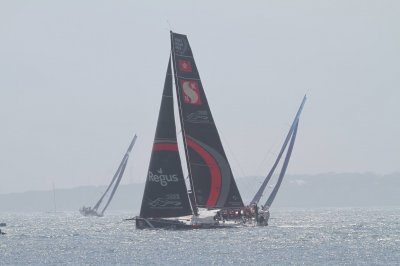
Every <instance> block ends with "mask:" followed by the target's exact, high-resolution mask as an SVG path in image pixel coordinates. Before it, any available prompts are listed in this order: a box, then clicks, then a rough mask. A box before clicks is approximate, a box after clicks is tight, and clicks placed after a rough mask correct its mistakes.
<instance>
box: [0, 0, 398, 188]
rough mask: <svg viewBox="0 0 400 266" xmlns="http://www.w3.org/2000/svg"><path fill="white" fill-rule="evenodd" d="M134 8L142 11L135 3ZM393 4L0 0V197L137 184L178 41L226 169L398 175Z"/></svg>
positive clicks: (318, 0) (143, 171) (395, 4)
mask: <svg viewBox="0 0 400 266" xmlns="http://www.w3.org/2000/svg"><path fill="white" fill-rule="evenodd" d="M142 2H145V3H142ZM399 14H400V2H398V1H365V0H363V1H361V0H360V1H344V0H343V1H331V0H326V1H324V0H322V1H321V0H315V1H253V2H251V1H196V2H194V1H193V2H190V1H75V0H70V1H50V0H49V1H28V0H27V1H11V0H8V1H7V0H3V1H1V2H0V121H1V125H2V126H1V131H0V147H1V152H0V171H1V172H0V193H8V192H16V191H25V190H31V189H51V186H52V185H51V184H52V182H53V181H54V182H55V184H56V187H74V186H80V185H93V184H96V185H97V184H98V185H100V184H106V183H108V182H109V181H110V179H111V176H112V174H113V173H114V171H115V170H116V168H117V166H118V164H119V162H120V160H121V159H122V156H123V153H124V152H125V150H126V148H127V146H128V144H129V142H130V140H131V138H132V137H133V134H134V133H135V132H136V133H137V134H138V136H139V139H138V142H137V145H136V146H135V148H134V151H133V154H132V155H133V156H132V157H131V159H130V162H129V166H128V168H127V175H125V177H124V180H123V182H124V183H131V182H142V181H143V180H144V179H145V175H146V171H147V167H148V160H149V156H150V149H151V145H152V139H153V137H154V130H155V126H156V120H157V115H158V109H159V104H160V100H161V92H162V87H163V82H164V78H165V72H166V67H167V60H168V55H169V49H170V40H169V27H171V28H172V30H174V31H175V32H178V33H184V34H187V35H188V38H189V41H190V43H191V46H192V49H193V52H194V56H195V60H196V63H197V66H198V68H199V71H200V75H201V77H202V81H203V85H204V87H205V90H206V93H207V97H208V100H209V102H210V106H211V109H212V112H213V115H214V118H215V120H216V123H217V127H218V129H219V131H220V134H221V135H222V140H223V143H224V144H225V149H226V152H227V155H228V158H229V159H230V161H231V164H232V168H233V170H234V173H235V175H237V176H241V175H261V174H266V173H267V171H268V170H269V168H270V167H271V164H272V162H273V159H274V157H275V153H276V152H277V151H278V149H279V146H280V145H281V143H282V141H283V139H284V136H285V134H286V132H287V130H288V128H289V126H290V123H291V121H292V119H293V116H294V115H295V112H296V110H297V108H298V105H299V104H300V101H301V99H302V97H303V95H304V94H305V93H307V94H308V96H309V99H308V101H307V103H306V106H305V109H304V112H303V116H302V119H301V122H300V126H299V132H298V137H297V142H296V146H295V149H294V153H293V156H292V161H291V163H290V165H289V169H288V173H292V174H300V173H306V174H307V173H319V172H330V171H334V172H366V171H372V172H377V173H390V172H395V171H400V156H399V153H400V141H399V140H398V136H399V135H400V124H399V122H398V121H399V115H400V106H399V104H398V102H399V100H400V90H399V87H400V86H399V85H400V64H399V62H400V49H399V47H400V27H399V25H400V16H399Z"/></svg>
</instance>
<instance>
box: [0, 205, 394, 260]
mask: <svg viewBox="0 0 400 266" xmlns="http://www.w3.org/2000/svg"><path fill="white" fill-rule="evenodd" d="M131 216H132V214H131V213H130V212H108V213H106V216H105V217H101V218H98V217H83V216H81V215H80V214H79V213H78V212H58V213H0V222H5V223H7V226H6V227H1V229H2V230H3V231H5V232H6V233H7V234H6V235H0V265H56V264H62V265H113V264H120V265H121V264H123V265H400V208H379V209H353V208H348V209H343V208H342V209H312V210H299V209H276V210H275V209H272V210H271V219H270V226H268V227H243V228H233V229H218V230H191V231H166V230H135V225H134V223H133V222H132V221H124V220H123V219H124V218H128V217H131Z"/></svg>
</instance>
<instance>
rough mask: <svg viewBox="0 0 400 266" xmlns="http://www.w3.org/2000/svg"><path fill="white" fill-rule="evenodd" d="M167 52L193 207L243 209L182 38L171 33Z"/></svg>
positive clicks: (189, 51) (188, 47) (202, 91)
mask: <svg viewBox="0 0 400 266" xmlns="http://www.w3.org/2000/svg"><path fill="white" fill-rule="evenodd" d="M171 49H172V59H173V65H174V78H175V87H176V92H177V98H178V104H179V106H178V107H179V110H180V113H179V114H180V120H181V124H182V136H183V142H184V146H185V153H186V161H187V165H188V172H189V178H190V180H191V188H192V191H193V196H194V199H195V202H196V206H198V207H205V208H224V207H243V206H244V205H243V201H242V198H241V196H240V193H239V190H238V188H237V186H236V182H235V180H234V177H233V174H232V170H231V168H230V165H229V162H228V160H227V157H226V154H225V151H224V149H223V146H222V143H221V140H220V137H219V134H218V130H217V128H216V126H215V123H214V119H213V117H212V114H211V110H210V107H209V105H208V100H207V98H206V95H205V92H204V89H203V85H202V82H201V79H200V75H199V72H198V69H197V66H196V63H195V61H194V58H193V53H192V50H191V48H190V45H189V42H188V39H187V37H186V35H182V34H177V33H173V32H171ZM204 165H206V166H207V167H204Z"/></svg>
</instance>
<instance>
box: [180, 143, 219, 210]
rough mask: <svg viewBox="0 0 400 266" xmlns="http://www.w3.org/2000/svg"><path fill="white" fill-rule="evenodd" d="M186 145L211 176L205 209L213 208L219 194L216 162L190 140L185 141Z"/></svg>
mask: <svg viewBox="0 0 400 266" xmlns="http://www.w3.org/2000/svg"><path fill="white" fill-rule="evenodd" d="M186 143H187V145H188V146H189V147H190V148H192V149H193V150H194V151H196V152H197V153H198V154H199V155H200V157H201V158H202V159H203V160H204V161H205V163H206V165H207V167H208V169H209V170H210V174H211V189H210V194H209V196H208V199H207V205H206V206H207V207H215V206H216V204H217V201H218V197H219V194H220V192H221V178H222V177H221V171H220V169H219V166H218V163H217V161H216V160H215V159H214V157H213V156H211V154H210V153H208V152H207V151H206V150H205V149H204V148H203V147H201V146H200V145H199V144H197V143H196V142H194V141H193V140H192V139H190V138H187V139H186Z"/></svg>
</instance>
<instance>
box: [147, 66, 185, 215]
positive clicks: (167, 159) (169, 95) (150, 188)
mask: <svg viewBox="0 0 400 266" xmlns="http://www.w3.org/2000/svg"><path fill="white" fill-rule="evenodd" d="M189 214H192V209H191V206H190V203H189V198H188V194H187V189H186V184H185V180H184V176H183V171H182V165H181V160H180V157H179V151H178V144H177V138H176V127H175V117H174V108H173V89H172V71H171V60H169V62H168V70H167V75H166V78H165V83H164V91H163V96H162V100H161V106H160V112H159V116H158V122H157V129H156V133H155V137H154V144H153V150H152V154H151V159H150V165H149V170H148V173H147V180H146V185H145V189H144V194H143V200H142V207H141V210H140V217H142V218H149V217H150V218H159V217H162V218H166V217H179V216H185V215H189Z"/></svg>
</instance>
